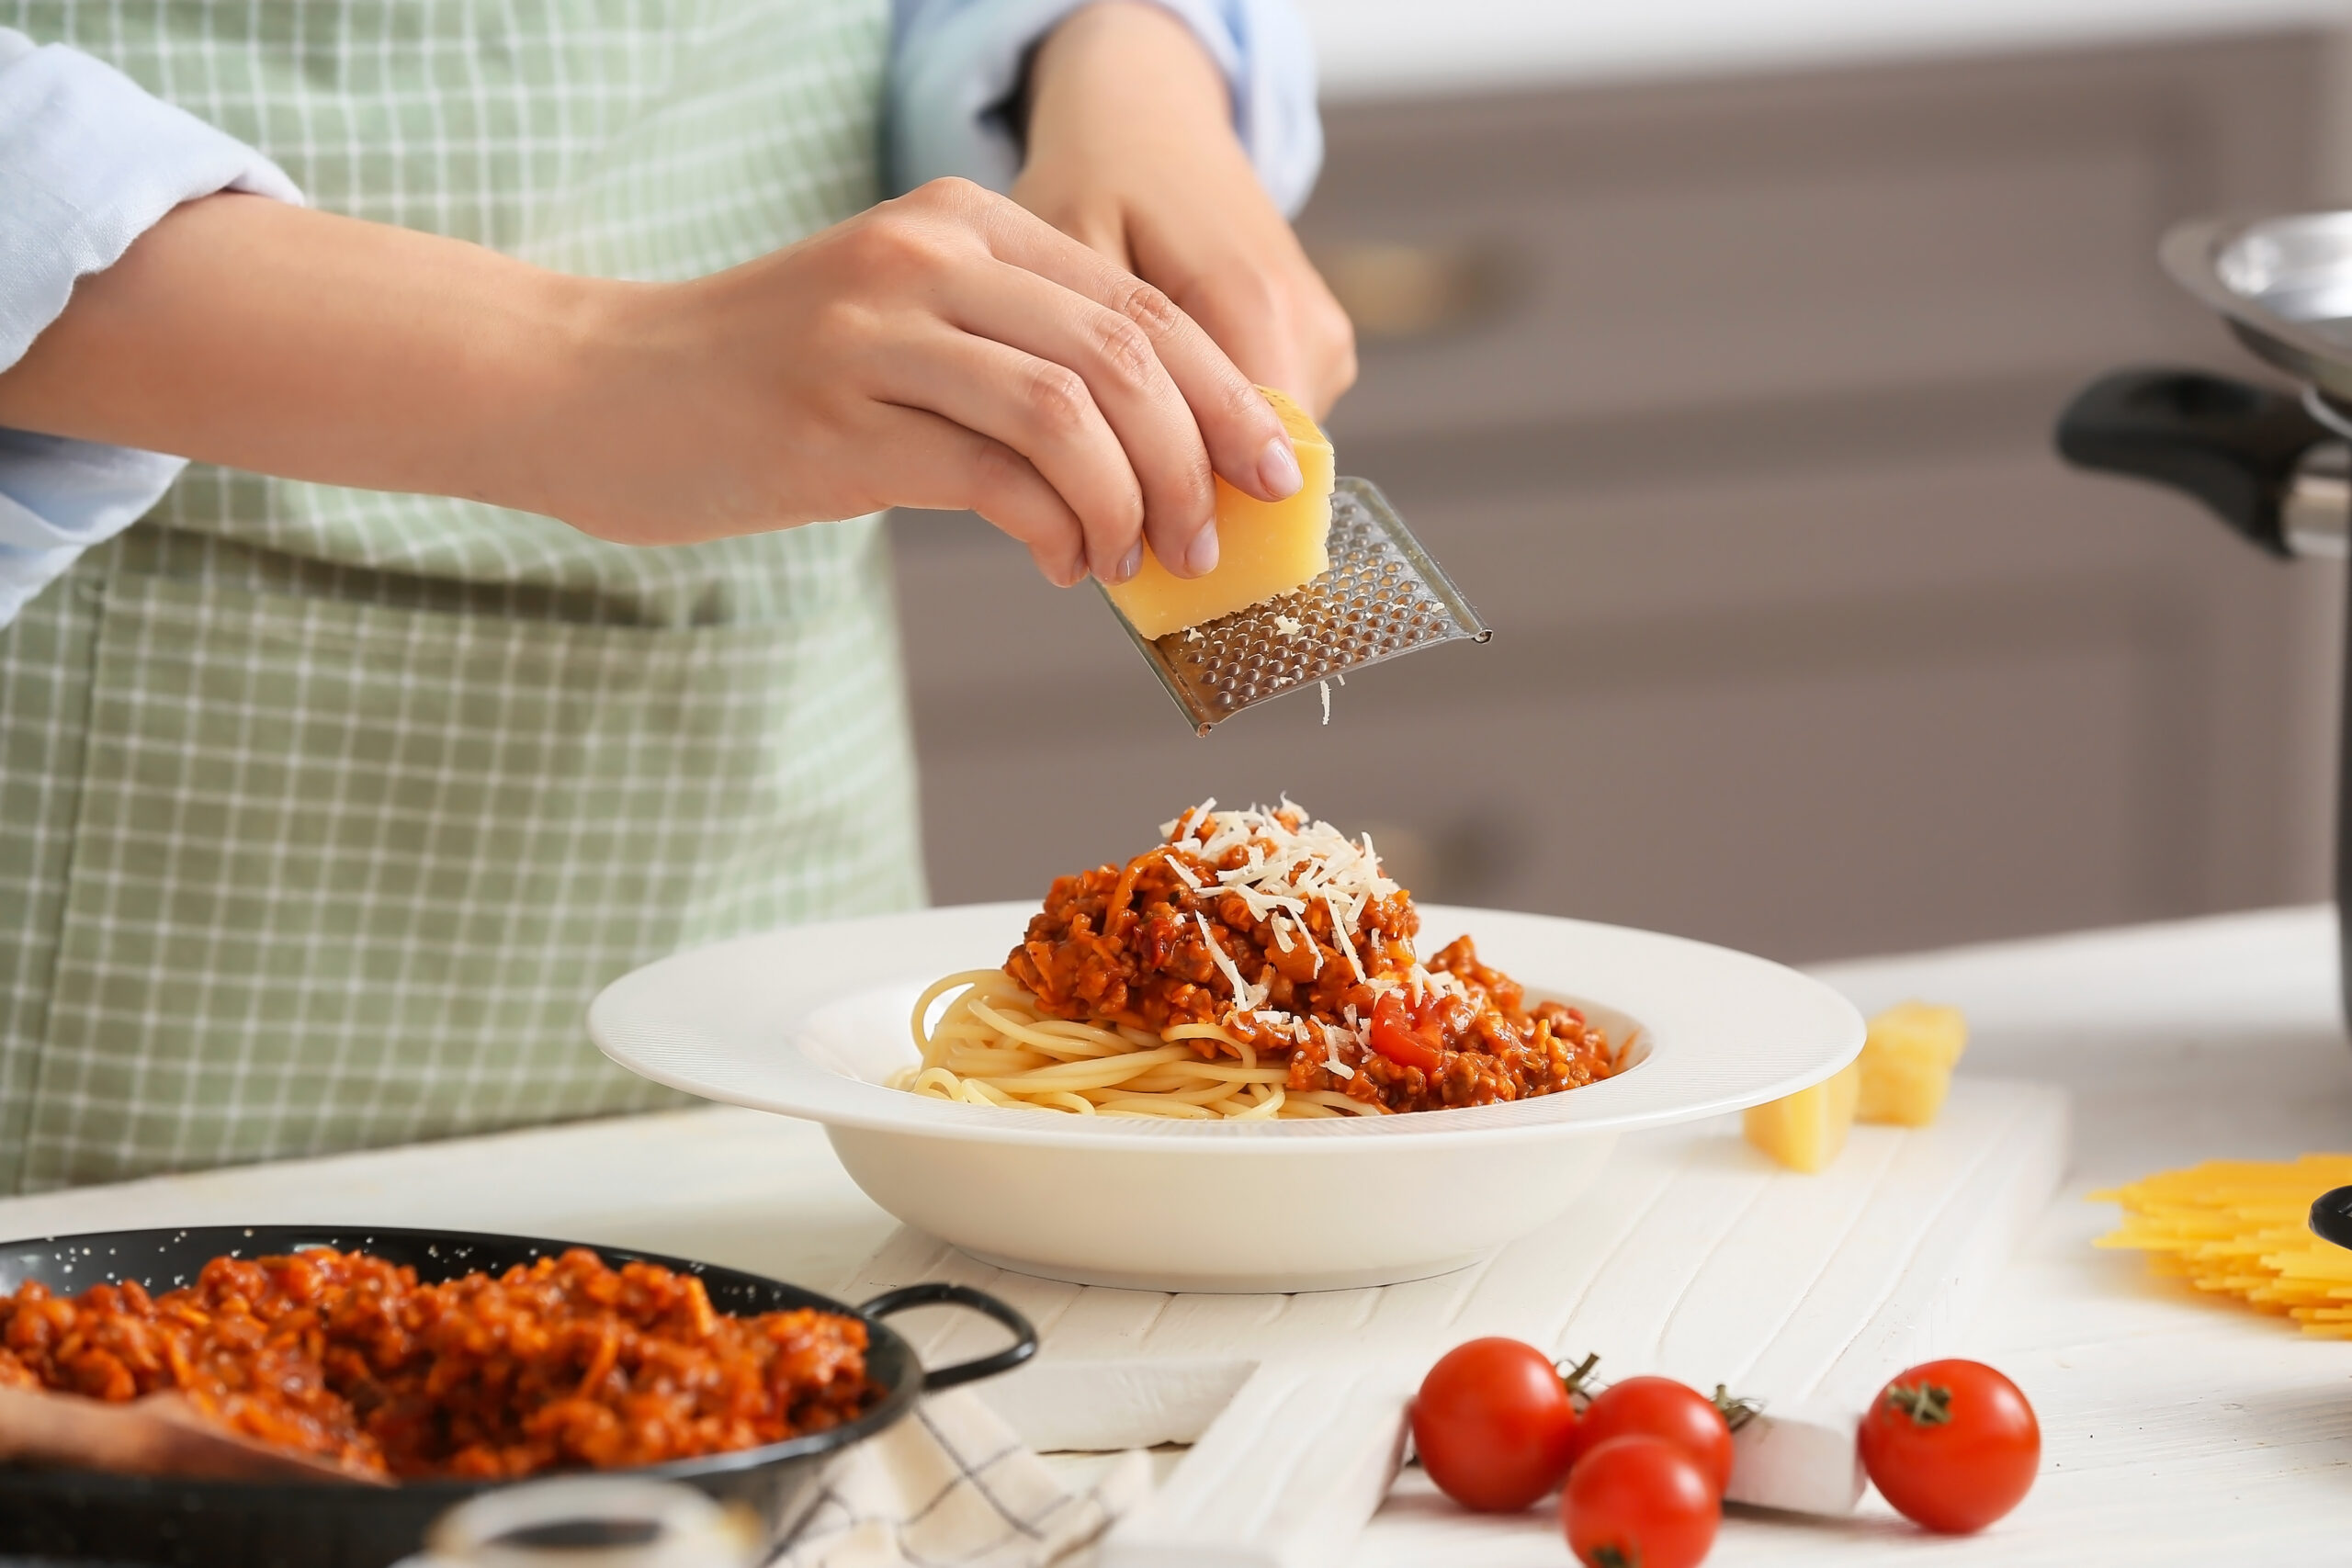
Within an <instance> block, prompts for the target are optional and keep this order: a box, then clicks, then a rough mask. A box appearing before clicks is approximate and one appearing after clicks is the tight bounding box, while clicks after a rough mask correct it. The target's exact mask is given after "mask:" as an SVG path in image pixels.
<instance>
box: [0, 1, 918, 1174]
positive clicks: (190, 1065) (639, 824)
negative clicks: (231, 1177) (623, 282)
mask: <svg viewBox="0 0 2352 1568" xmlns="http://www.w3.org/2000/svg"><path fill="white" fill-rule="evenodd" d="M0 23H5V24H6V25H7V26H10V27H14V28H19V29H21V30H23V31H25V32H27V33H28V34H30V35H31V36H32V37H33V38H34V39H37V40H40V41H52V40H55V41H62V42H66V43H71V44H74V45H76V46H78V47H80V48H82V49H85V50H87V51H91V52H93V53H95V54H97V55H99V56H101V57H103V58H105V59H107V60H108V61H110V62H113V63H114V64H116V65H118V66H119V67H121V68H122V69H123V70H125V71H126V72H128V73H130V75H132V76H133V77H135V78H137V79H138V80H139V81H140V82H141V84H143V85H145V86H147V87H148V88H150V89H151V90H153V91H154V92H156V93H158V94H160V95H162V96H164V97H166V98H169V99H172V100H173V101H175V102H176V103H178V104H180V105H182V106H183V107H187V108H188V109H190V110H192V111H194V112H195V113H197V114H198V115H201V116H202V117H204V118H207V119H209V120H210V121H212V122H213V123H214V124H216V125H218V126H220V127H221V128H222V129H224V130H227V131H229V132H230V133H231V134H232V135H235V136H237V137H240V138H242V139H243V140H245V141H249V142H252V143H254V145H256V146H258V147H260V148H262V149H263V150H264V151H266V152H268V153H269V154H270V155H271V156H272V157H274V158H276V159H277V161H278V163H279V164H282V165H283V166H284V167H285V168H286V170H287V171H288V173H289V174H290V175H292V176H293V177H294V179H295V180H296V181H297V182H298V183H299V184H300V185H301V186H302V187H303V189H304V190H305V191H306V192H307V193H308V194H309V196H310V197H311V200H312V201H313V202H315V203H316V204H317V205H318V206H320V207H322V208H325V209H331V210H334V211H340V212H346V213H352V214H355V215H356V216H359V217H363V218H370V219H377V220H382V221H385V222H389V223H398V224H403V225H406V226H408V227H411V228H415V229H424V230H431V231H436V232H439V233H444V234H452V235H457V236H459V237H461V238H464V239H468V240H474V241H479V242H481V243H485V244H490V245H493V246H496V247H498V248H499V249H501V250H504V251H509V252H512V253H514V254H517V255H521V256H525V257H527V258H528V259H530V260H532V261H535V262H538V263H541V264H544V265H548V266H552V267H558V268H561V269H564V270H567V271H571V272H576V273H588V274H599V275H605V276H619V277H631V278H641V279H673V278H684V277H691V276H698V275H701V274H704V273H707V272H711V271H715V270H717V269H718V268H721V267H725V266H728V265H733V264H735V263H737V262H741V261H743V260H745V259H747V258H749V257H752V256H754V255H758V254H762V253H763V252H765V251H769V250H772V249H775V247H777V246H779V245H782V244H785V243H788V242H790V241H793V240H795V239H797V238H798V237H800V236H802V235H804V234H807V233H809V232H810V231H813V230H816V229H819V228H821V227H823V226H824V225H827V224H830V223H832V222H835V221H837V220H841V219H842V218H844V217H847V216H848V215H850V214H851V213H853V212H854V211H856V210H858V209H861V208H863V207H865V206H866V205H867V204H869V203H870V202H872V201H873V200H874V199H876V195H877V189H876V181H877V175H876V138H877V130H878V122H879V107H878V105H879V98H880V87H881V78H882V68H883V59H884V50H885V47H886V42H887V36H888V18H887V13H886V8H885V6H884V3H883V0H333V3H330V0H241V3H239V4H234V5H232V4H229V3H228V0H169V3H165V0H0ZM895 648H896V644H895V627H894V624H893V621H892V612H891V605H890V593H889V581H888V558H887V555H886V549H885V544H884V539H883V536H882V534H881V531H880V528H879V525H878V522H877V521H876V520H875V519H871V518H868V519H863V520H860V521H857V522H853V523H842V524H830V525H821V526H818V527H809V528H800V529H796V530H793V531H791V532H789V533H785V534H778V535H771V536H763V537H759V538H751V539H738V540H732V541H728V542H724V543H719V544H711V545H698V546H692V547H674V548H665V549H652V550H645V549H629V548H626V547H619V546H614V545H606V544H602V543H599V542H597V541H595V540H593V539H590V538H588V537H586V536H583V535H581V534H578V533H575V532H573V531H572V530H571V529H570V528H567V527H565V526H564V525H561V524H560V523H556V522H552V521H550V520H548V519H546V518H542V517H532V516H526V515H523V514H520V513H511V512H503V511H499V510H496V509H493V508H490V507H485V506H480V505H475V504H471V503H469V502H456V501H447V500H439V499H435V498H431V497H422V496H411V495H382V494H374V493H369V492H365V491H347V490H337V489H332V488H329V487H325V486H320V485H309V484H297V483H290V482H287V481H282V480H276V479H261V478H257V477H255V476H254V475H250V474H242V473H232V472H228V471H225V470H221V469H218V468H196V469H192V470H191V471H190V472H189V473H188V474H187V477H186V478H185V479H183V480H182V481H181V482H180V484H179V485H178V486H177V487H176V488H175V490H174V491H172V493H171V494H170V495H169V496H168V497H167V498H166V499H165V500H164V502H163V504H162V505H161V506H160V507H159V508H158V509H157V510H156V511H155V512H154V513H153V515H152V516H150V517H149V518H148V519H147V520H145V521H144V522H142V523H141V524H140V525H137V526H136V527H134V528H133V529H131V530H130V532H129V533H128V534H126V535H124V536H122V537H121V538H120V539H119V540H118V541H117V542H116V543H115V544H113V545H111V546H108V547H105V548H102V549H99V550H96V551H94V552H92V553H91V554H90V555H89V556H88V557H86V558H85V559H84V560H83V562H82V563H81V564H80V565H79V566H78V567H77V568H76V569H75V570H74V572H73V573H72V574H71V575H70V576H69V577H67V578H66V579H65V580H64V581H61V582H59V583H58V584H56V585H55V586H53V587H52V588H51V589H50V590H49V591H48V592H46V593H44V594H42V595H41V596H40V598H39V599H38V600H36V601H35V602H34V603H33V604H31V605H30V606H28V608H27V610H26V611H25V613H24V614H23V615H21V616H20V617H19V618H18V619H17V621H16V623H15V624H14V625H13V626H11V627H10V628H8V630H7V631H6V633H5V634H0V922H5V923H0V987H5V995H0V1191H6V1190H17V1191H31V1190H42V1189H48V1188H55V1187H61V1186H66V1185H70V1184H73V1183H77V1182H87V1181H103V1180H112V1179H120V1178H125V1177H131V1176H138V1175H142V1174H146V1173H150V1172H156V1171H165V1170H175V1169H185V1168H194V1167H202V1166H210V1165H218V1164H221V1163H224V1162H231V1161H244V1160H257V1159H271V1158H277V1157H281V1156H294V1155H307V1154H316V1153H321V1152H325V1151H330V1150H337V1149H349V1148H357V1147H363V1146H368V1145H380V1144H389V1143H396V1142H402V1141H407V1140H412V1139H417V1138H429V1137H439V1136H447V1135H450V1134H463V1133H472V1132H480V1131H484V1130H488V1129H492V1128H497V1127H503V1126H510V1125H515V1124H517V1123H523V1122H541V1121H548V1120H554V1119H558V1118H563V1117H576V1116H588V1115H596V1114H602V1113H606V1112H613V1111H629V1110H635V1109H639V1108H643V1107H648V1106H652V1105H656V1104H662V1103H665V1102H666V1100H665V1096H666V1091H663V1090H660V1089H655V1088H654V1087H652V1086H651V1085H649V1084H646V1083H643V1082H641V1081H639V1080H638V1079H636V1078H633V1077H629V1076H628V1074H626V1073H623V1072H621V1071H620V1070H619V1069H617V1068H615V1067H613V1066H609V1065H608V1064H606V1063H605V1061H604V1059H603V1058H602V1057H601V1056H599V1055H597V1054H596V1052H595V1050H594V1047H593V1046H591V1045H590V1044H589V1043H588V1041H587V1038H586V1036H585V1033H584V1032H583V1031H582V1022H581V1020H582V1010H584V1008H585V1007H586V1005H587V1002H588V999H589V998H591V997H592V996H593V995H594V993H595V991H596V989H597V987H600V986H602V985H603V984H604V983H605V982H606V981H608V980H610V979H612V978H613V977H614V976H617V975H619V974H621V973H623V972H624V971H626V970H628V969H629V968H630V967H632V966H633V965H636V964H641V963H643V962H645V961H646V960H648V959H650V958H653V957H656V956H658V955H660V954H662V953H668V952H671V951H673V950H675V949H677V948H679V947H681V946H684V945H687V944H690V943H695V942H707V941H710V940H712V939H715V938H718V937H724V936H728V935H731V934H734V933H737V932H741V931H748V930H753V929H757V928H760V927H763V926H768V925H774V924H778V923H782V922H785V921H789V920H796V919H809V918H814V917H820V916H829V915H846V914H854V913H862V912H866V911H875V910H883V909H889V908H902V907H905V906H907V905H909V904H911V903H914V902H916V901H918V900H919V899H920V897H922V884H921V874H920V871H919V863H918V856H917V850H916V837H915V829H914V809H913V787H912V769H911V764H910V755H909V748H908V744H907V737H906V724H905V716H904V700H903V695H902V692H901V689H900V682H899V671H898V665H897V662H896V651H895Z"/></svg>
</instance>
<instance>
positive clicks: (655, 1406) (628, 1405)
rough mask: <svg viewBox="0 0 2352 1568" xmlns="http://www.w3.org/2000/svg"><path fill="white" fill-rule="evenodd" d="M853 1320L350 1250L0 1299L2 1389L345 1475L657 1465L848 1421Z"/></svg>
mask: <svg viewBox="0 0 2352 1568" xmlns="http://www.w3.org/2000/svg"><path fill="white" fill-rule="evenodd" d="M865 1345H866V1336H865V1324H864V1323H863V1322H862V1321H860V1320H859V1319H856V1318H854V1317H845V1316H842V1315H840V1314H833V1313H823V1312H815V1311H810V1310H807V1309H803V1310H798V1311H791V1312H774V1313H765V1314H760V1315H757V1316H747V1317H737V1316H732V1315H730V1314H726V1313H722V1312H719V1311H718V1310H717V1309H716V1308H714V1307H713V1306H712V1305H711V1303H710V1297H709V1296H708V1294H707V1292H705V1290H704V1288H703V1282H702V1281H701V1280H698V1279H696V1278H695V1277H694V1276H693V1275H691V1274H681V1273H677V1272H674V1271H673V1270H671V1269H664V1268H661V1267H659V1266H658V1265H655V1264H650V1263H641V1262H632V1263H626V1264H623V1265H622V1266H621V1267H620V1268H618V1269H613V1268H609V1267H607V1266H606V1265H605V1261H604V1260H603V1259H602V1258H598V1257H597V1256H596V1254H594V1252H590V1251H588V1250H586V1249H584V1248H577V1247H575V1248H573V1249H572V1250H571V1251H569V1252H566V1253H564V1254H563V1255H562V1256H561V1257H560V1258H539V1259H537V1261H535V1262H532V1263H529V1264H524V1265H517V1266H516V1267H515V1268H513V1269H508V1270H507V1271H506V1272H505V1273H503V1274H500V1275H497V1276H492V1275H488V1274H481V1273H473V1274H467V1275H464V1276H462V1277H460V1278H458V1279H454V1280H447V1281H443V1282H440V1283H435V1284H420V1283H418V1281H417V1278H416V1271H415V1270H414V1269H409V1268H405V1267H401V1266H399V1265H395V1264H392V1263H390V1262H387V1261H385V1260H384V1259H382V1258H373V1257H369V1256H368V1255H366V1254H364V1253H358V1252H348V1253H344V1252H333V1251H326V1250H320V1251H313V1252H303V1253H299V1254H296V1255H294V1256H291V1257H283V1258H251V1259H240V1258H213V1259H212V1260H211V1261H210V1262H209V1263H207V1264H206V1265H205V1266H204V1268H203V1269H202V1271H201V1272H200V1273H199V1274H198V1277H197V1280H196V1281H195V1283H193V1284H191V1285H187V1286H186V1287H184V1288H182V1289H179V1290H175V1291H171V1292H166V1293H164V1294H163V1295H160V1296H158V1295H151V1294H149V1293H148V1292H146V1291H145V1290H143V1289H141V1287H140V1286H139V1285H138V1284H137V1283H136V1282H128V1283H124V1284H120V1285H95V1286H92V1287H91V1288H90V1289H88V1290H86V1291H85V1292H82V1293H81V1294H80V1295H78V1296H74V1297H72V1298H70V1299H69V1298H64V1297H60V1296H55V1295H52V1294H51V1292H49V1291H48V1290H46V1289H45V1288H44V1287H42V1286H41V1285H40V1284H38V1283H30V1284H27V1285H25V1286H23V1287H21V1288H20V1289H18V1290H17V1292H16V1293H15V1294H13V1295H7V1296H0V1387H19V1388H46V1389H50V1390H53V1391H57V1392H60V1393H78V1394H85V1395H87V1396H89V1397H91V1398H94V1399H104V1400H112V1401H118V1402H120V1401H128V1400H131V1399H136V1398H139V1397H140V1396H141V1395H143V1394H150V1393H165V1392H175V1393H179V1394H180V1395H181V1396H182V1397H183V1398H185V1399H186V1400H187V1403H188V1404H190V1405H192V1406H193V1407H194V1408H195V1409H196V1411H197V1412H198V1414H199V1415H201V1416H205V1417H206V1418H208V1419H209V1420H212V1421H215V1422H218V1423H219V1424H220V1425H221V1426H223V1427H228V1428H229V1429H231V1430H232V1431H235V1432H238V1433H241V1434H243V1435H244V1436H246V1437H249V1438H256V1439H259V1440H260V1441H263V1442H266V1443H272V1444H276V1445H277V1446H280V1447H283V1448H288V1449H292V1450H299V1451H300V1452H303V1453H309V1454H315V1455H318V1456H321V1457H322V1458H325V1459H329V1460H332V1461H335V1462H337V1463H340V1464H342V1465H343V1466H345V1468H346V1469H350V1470H353V1471H356V1472H360V1473H362V1474H369V1475H378V1476H390V1477H395V1478H411V1477H425V1476H457V1477H469V1478H481V1479H496V1478H505V1477H514V1476H523V1475H532V1474H536V1473H537V1472H541V1471H548V1470H559V1469H572V1468H591V1469H598V1470H613V1469H620V1468H625V1467H628V1466H633V1465H644V1464H660V1463H662V1462H665V1461H671V1460H679V1459H691V1458H695V1457H699V1456H701V1455H704V1454H711V1453H720V1452H727V1451H731V1450H739V1449H747V1448H754V1447H758V1446H761V1445H763V1444H767V1443H774V1442H780V1441H782V1440H784V1439H785V1438H792V1437H797V1436H798V1435H800V1434H802V1433H804V1432H819V1431H823V1430H825V1429H827V1428H829V1427H836V1426H839V1425H841V1424H842V1422H845V1421H850V1420H854V1419H855V1418H856V1417H857V1416H860V1415H862V1414H864V1413H865V1410H866V1409H868V1408H869V1407H870V1406H871V1405H872V1404H874V1402H875V1399H876V1394H877V1391H876V1388H875V1387H874V1385H873V1384H872V1383H871V1382H869V1380H868V1379H867V1377H866V1373H865Z"/></svg>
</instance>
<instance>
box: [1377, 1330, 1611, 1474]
mask: <svg viewBox="0 0 2352 1568" xmlns="http://www.w3.org/2000/svg"><path fill="white" fill-rule="evenodd" d="M1576 1424H1577V1407H1576V1406H1575V1404H1572V1403H1570V1402H1569V1399H1568V1390H1567V1385H1566V1383H1563V1382H1561V1381H1560V1374H1559V1373H1558V1372H1556V1371H1553V1370H1552V1363H1551V1361H1550V1359H1548V1358H1546V1357H1545V1356H1544V1352H1543V1351H1541V1350H1538V1349H1537V1348H1535V1347H1534V1346H1532V1345H1522V1344H1521V1343H1520V1342H1519V1341H1518V1340H1516V1339H1499V1338H1496V1339H1473V1340H1471V1341H1470V1342H1469V1343H1467V1344H1464V1345H1457V1346H1455V1347H1454V1348H1453V1349H1451V1350H1448V1351H1447V1352H1446V1353H1445V1354H1444V1355H1443V1356H1442V1357H1441V1358H1440V1359H1439V1360H1438V1363H1437V1365H1436V1366H1434V1367H1431V1368H1430V1372H1429V1376H1427V1377H1425V1378H1423V1379H1422V1380H1421V1392H1420V1393H1419V1395H1417V1396H1416V1397H1415V1398H1414V1400H1413V1447H1414V1448H1415V1449H1417V1450H1419V1452H1420V1456H1421V1468H1422V1469H1424V1470H1426V1471H1428V1472H1430V1480H1431V1481H1433V1482H1435V1483H1437V1489H1438V1490H1439V1491H1441V1492H1442V1493H1444V1494H1445V1495H1447V1496H1449V1497H1451V1498H1453V1500H1454V1501H1455V1502H1457V1503H1459V1504H1461V1505H1462V1506H1464V1507H1465V1508H1476V1509H1477V1510H1479V1511H1480V1512H1482V1513H1510V1512H1512V1511H1514V1510H1516V1509H1520V1508H1524V1507H1526V1506H1528V1505H1529V1504H1530V1503H1532V1502H1534V1501H1535V1500H1536V1499H1537V1498H1538V1497H1541V1496H1543V1495H1544V1494H1545V1493H1546V1492H1549V1491H1550V1490H1552V1488H1553V1487H1555V1486H1557V1485H1558V1484H1559V1483H1560V1477H1562V1476H1563V1475H1566V1473H1567V1472H1568V1440H1569V1437H1570V1435H1571V1434H1572V1433H1573V1432H1574V1431H1575V1429H1576Z"/></svg>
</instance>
